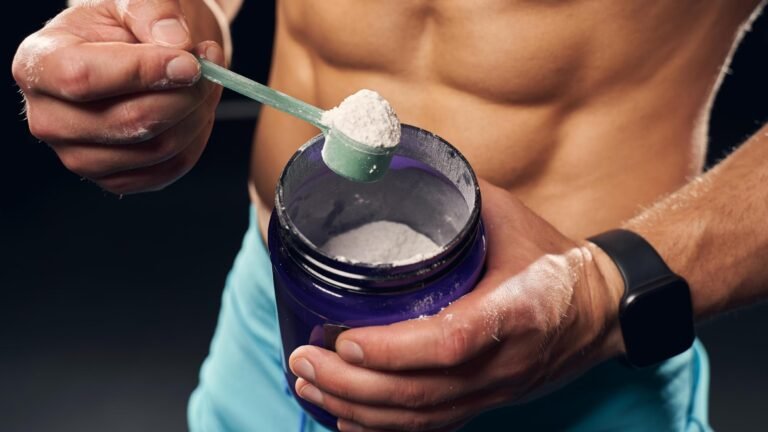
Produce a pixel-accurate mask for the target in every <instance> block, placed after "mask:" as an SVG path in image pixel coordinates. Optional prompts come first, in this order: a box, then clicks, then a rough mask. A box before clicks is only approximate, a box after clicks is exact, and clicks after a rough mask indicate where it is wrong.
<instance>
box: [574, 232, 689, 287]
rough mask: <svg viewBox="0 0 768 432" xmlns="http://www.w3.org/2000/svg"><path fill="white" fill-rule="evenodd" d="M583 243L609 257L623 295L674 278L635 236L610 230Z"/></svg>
mask: <svg viewBox="0 0 768 432" xmlns="http://www.w3.org/2000/svg"><path fill="white" fill-rule="evenodd" d="M587 240H588V241H590V242H592V243H594V244H596V245H597V246H599V247H600V249H602V250H603V251H605V253H606V254H608V256H609V257H611V259H612V260H613V262H614V263H615V264H616V267H618V268H619V272H620V273H621V277H622V278H623V279H624V287H625V292H627V291H629V290H630V289H632V288H634V287H641V286H646V285H648V284H649V283H651V282H653V281H655V280H658V279H661V278H664V277H668V276H672V275H674V273H673V272H672V270H670V269H669V267H668V266H667V264H666V263H665V262H664V260H663V259H662V258H661V256H660V255H659V254H658V253H657V252H656V249H654V248H653V246H651V244H650V243H648V241H646V240H645V239H644V238H643V237H641V236H640V235H639V234H637V233H634V232H632V231H629V230H626V229H614V230H610V231H606V232H604V233H601V234H598V235H596V236H593V237H590V238H588V239H587Z"/></svg>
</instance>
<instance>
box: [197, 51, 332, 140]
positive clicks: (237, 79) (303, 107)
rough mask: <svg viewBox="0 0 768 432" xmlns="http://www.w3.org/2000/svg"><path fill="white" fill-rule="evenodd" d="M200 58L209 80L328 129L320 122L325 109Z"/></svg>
mask: <svg viewBox="0 0 768 432" xmlns="http://www.w3.org/2000/svg"><path fill="white" fill-rule="evenodd" d="M198 60H199V61H200V70H201V72H202V75H203V76H204V77H205V78H206V79H208V80H209V81H212V82H214V83H216V84H219V85H221V86H224V87H226V88H228V89H230V90H232V91H235V92H237V93H240V94H241V95H243V96H246V97H249V98H251V99H254V100H256V101H258V102H261V103H263V104H265V105H269V106H271V107H273V108H275V109H278V110H280V111H283V112H286V113H288V114H291V115H292V116H294V117H298V118H300V119H301V120H304V121H306V122H309V123H312V124H313V125H315V126H316V127H317V128H319V129H321V130H322V131H323V132H327V131H328V127H327V126H325V125H324V124H322V123H321V122H320V117H322V115H323V110H321V109H320V108H318V107H316V106H314V105H310V104H308V103H306V102H304V101H302V100H299V99H296V98H295V97H292V96H288V95H287V94H285V93H282V92H279V91H277V90H275V89H273V88H270V87H267V86H265V85H264V84H260V83H257V82H256V81H253V80H251V79H248V78H246V77H244V76H242V75H240V74H237V73H235V72H232V71H231V70H229V69H226V68H223V67H221V66H219V65H217V64H216V63H213V62H211V61H209V60H206V59H204V58H200V59H198Z"/></svg>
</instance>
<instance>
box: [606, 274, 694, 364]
mask: <svg viewBox="0 0 768 432" xmlns="http://www.w3.org/2000/svg"><path fill="white" fill-rule="evenodd" d="M620 316H621V319H620V322H621V331H622V334H623V336H624V341H625V346H626V350H627V358H628V359H630V361H631V363H632V364H633V365H635V366H638V367H643V366H649V365H652V364H654V363H658V362H660V361H662V360H665V359H668V358H670V357H672V356H674V355H676V354H680V353H682V352H683V351H685V350H686V349H688V348H689V347H690V346H691V344H692V343H693V339H694V330H693V322H692V316H693V313H692V306H691V294H690V291H689V289H688V284H686V283H685V280H683V279H682V278H678V277H674V276H670V277H668V278H664V279H661V280H658V281H654V282H653V283H650V284H647V285H645V286H642V287H638V288H636V289H633V290H631V291H630V292H629V293H628V295H627V296H626V298H625V299H624V300H623V301H622V305H621V311H620Z"/></svg>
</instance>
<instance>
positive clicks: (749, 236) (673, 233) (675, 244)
mask: <svg viewBox="0 0 768 432" xmlns="http://www.w3.org/2000/svg"><path fill="white" fill-rule="evenodd" d="M766 133H768V126H766V127H763V128H762V129H761V130H760V131H759V132H758V133H757V134H755V135H754V136H753V137H752V138H751V139H750V140H749V141H748V142H746V143H745V144H744V145H742V146H741V148H739V149H738V150H737V151H735V152H734V153H733V154H731V155H730V156H729V157H728V158H727V159H725V160H724V161H723V162H721V163H720V164H718V165H717V166H716V167H715V168H713V169H712V170H710V171H709V172H707V173H706V174H703V175H702V176H700V177H698V178H696V179H695V180H693V181H691V182H690V183H689V184H688V185H686V186H685V187H683V188H682V189H680V190H679V191H677V192H676V193H674V194H672V195H670V196H669V197H667V198H665V199H663V200H661V201H660V202H658V203H657V204H656V205H654V206H653V207H651V208H649V209H648V210H646V211H644V212H643V213H641V214H640V215H639V216H637V217H635V218H634V219H632V220H631V221H629V222H628V223H626V226H625V227H626V228H628V229H631V230H633V231H635V232H637V233H639V234H640V235H642V236H643V237H645V238H646V239H647V240H648V241H649V242H650V243H651V244H653V246H654V247H655V248H656V249H657V250H658V252H659V253H660V254H661V255H662V257H663V258H664V260H665V261H666V262H667V264H668V265H669V266H670V268H671V269H672V270H673V271H675V272H676V273H678V274H679V275H681V276H683V277H684V278H685V279H686V280H687V281H688V283H689V285H690V287H691V294H692V297H693V306H694V313H695V314H696V316H697V318H703V317H707V316H710V315H713V314H716V313H718V312H722V311H725V310H729V309H733V308H736V307H738V306H741V305H745V304H749V303H753V302H755V301H758V300H759V299H761V298H765V297H768V223H766V221H768V136H766Z"/></svg>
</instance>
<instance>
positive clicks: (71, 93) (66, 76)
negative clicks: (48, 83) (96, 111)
mask: <svg viewBox="0 0 768 432" xmlns="http://www.w3.org/2000/svg"><path fill="white" fill-rule="evenodd" d="M60 57H61V56H60ZM60 63H61V67H60V68H59V70H60V73H59V75H58V78H57V79H58V87H59V91H61V93H62V94H63V95H64V96H65V97H67V98H69V99H71V100H74V101H84V100H86V99H88V96H89V94H90V91H91V78H92V77H91V70H90V69H89V68H88V65H86V64H85V63H84V62H83V61H82V60H76V59H72V58H70V57H67V60H66V61H61V62H60Z"/></svg>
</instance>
